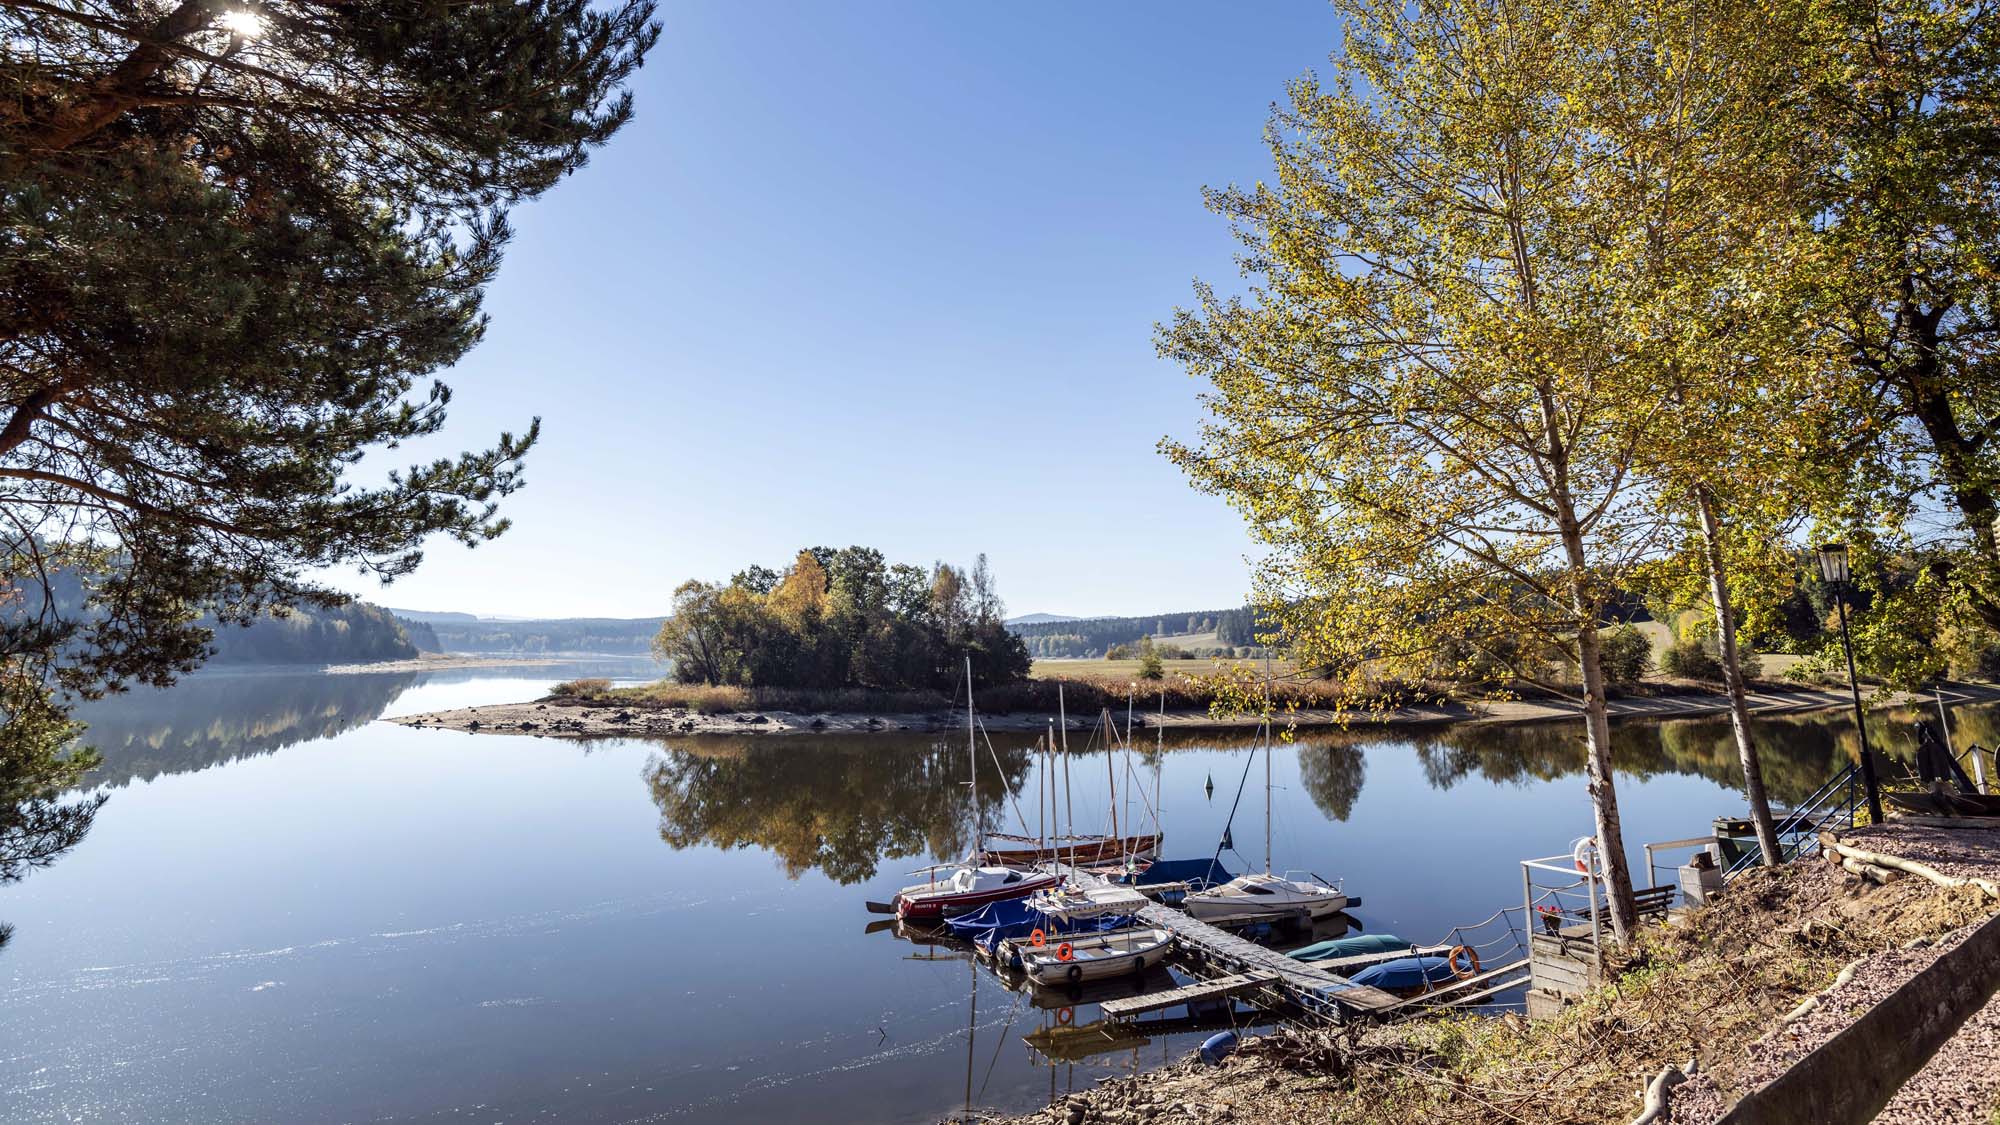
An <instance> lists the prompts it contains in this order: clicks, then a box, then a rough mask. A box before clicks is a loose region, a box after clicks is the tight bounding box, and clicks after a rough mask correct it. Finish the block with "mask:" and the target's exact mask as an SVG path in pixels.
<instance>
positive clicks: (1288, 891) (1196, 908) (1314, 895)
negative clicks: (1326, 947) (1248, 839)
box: [1181, 871, 1348, 924]
mask: <svg viewBox="0 0 2000 1125" xmlns="http://www.w3.org/2000/svg"><path fill="white" fill-rule="evenodd" d="M1347 901H1348V900H1347V896H1346V895H1345V894H1343V893H1341V890H1340V888H1339V887H1337V886H1328V885H1327V884H1325V883H1322V882H1320V881H1318V880H1317V879H1311V878H1297V879H1294V878H1290V877H1287V876H1284V875H1273V874H1271V873H1270V872H1268V871H1265V872H1257V873H1254V874H1250V875H1239V876H1237V877H1236V878H1234V879H1231V880H1230V881H1229V882H1227V883H1224V884H1222V885H1221V886H1219V887H1211V888H1210V889H1208V890H1205V891H1197V892H1195V893H1193V894H1190V895H1188V896H1187V899H1186V900H1185V901H1184V902H1183V903H1182V904H1181V905H1182V909H1184V910H1186V911H1187V912H1188V913H1189V914H1191V915H1193V916H1194V917H1196V918H1199V919H1201V920H1202V921H1204V922H1212V923H1219V924H1228V923H1234V922H1261V921H1267V920H1270V919H1274V918H1294V917H1298V916H1299V915H1301V914H1303V915H1305V916H1306V917H1308V918H1311V919H1312V920H1314V921H1318V920H1319V919H1321V918H1325V917H1328V916H1330V915H1333V914H1338V913H1339V912H1340V911H1341V910H1343V909H1345V908H1346V907H1347Z"/></svg>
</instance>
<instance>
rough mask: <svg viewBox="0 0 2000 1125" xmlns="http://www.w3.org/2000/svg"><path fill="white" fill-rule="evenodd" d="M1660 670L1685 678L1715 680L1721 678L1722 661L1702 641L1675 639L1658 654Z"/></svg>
mask: <svg viewBox="0 0 2000 1125" xmlns="http://www.w3.org/2000/svg"><path fill="white" fill-rule="evenodd" d="M1660 670H1661V671H1663V672H1665V673H1666V674H1667V675H1669V676H1678V677H1680V678H1682V679H1685V680H1704V681H1709V682H1715V681H1719V680H1721V679H1722V662H1721V661H1720V660H1717V659H1716V658H1715V654H1714V653H1713V652H1710V651H1709V648H1708V645H1707V644H1706V643H1705V642H1702V641H1675V642H1674V643H1673V644H1671V645H1668V646H1667V651H1666V652H1664V653H1662V654H1660Z"/></svg>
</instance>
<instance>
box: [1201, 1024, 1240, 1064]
mask: <svg viewBox="0 0 2000 1125" xmlns="http://www.w3.org/2000/svg"><path fill="white" fill-rule="evenodd" d="M1235 1050H1236V1033H1235V1032H1233V1031H1220V1032H1217V1033H1215V1034H1214V1035H1211V1036H1209V1037H1208V1038H1207V1039H1204V1040H1202V1042H1201V1052H1200V1054H1201V1061H1203V1062H1205V1063H1207V1064H1208V1065H1210V1066H1220V1065H1221V1064H1222V1060H1223V1059H1226V1058H1228V1057H1229V1056H1230V1054H1231V1053H1232V1052H1234V1051H1235Z"/></svg>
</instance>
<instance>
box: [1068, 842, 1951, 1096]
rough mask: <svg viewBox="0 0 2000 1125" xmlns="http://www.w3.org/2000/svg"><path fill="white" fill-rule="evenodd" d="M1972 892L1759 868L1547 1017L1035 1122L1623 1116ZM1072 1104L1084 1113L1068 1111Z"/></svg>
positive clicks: (1720, 1059)
mask: <svg viewBox="0 0 2000 1125" xmlns="http://www.w3.org/2000/svg"><path fill="white" fill-rule="evenodd" d="M1990 910H1991V904H1989V903H1987V902H1985V901H1984V900H1983V899H1981V898H1980V897H1979V896H1978V895H1977V893H1976V892H1971V893H1967V891H1966V890H1965V889H1961V890H1960V891H1944V890H1940V889H1938V888H1937V887H1935V886H1933V885H1932V884H1930V883H1928V882H1925V881H1923V880H1919V879H1901V880H1897V881H1895V882H1892V883H1890V884H1889V885H1887V886H1883V887H1875V886H1872V885H1867V884H1863V883H1861V881H1860V880H1856V879H1851V878H1848V877H1846V876H1844V875H1843V874H1842V873H1841V872H1839V871H1838V870H1837V869H1835V868H1833V867H1831V866H1830V865H1828V864H1825V863H1822V862H1818V861H1807V862H1802V863H1798V864H1793V865H1791V866H1788V867H1784V868H1780V869H1778V870H1775V871H1758V872H1752V873H1750V874H1748V875H1746V876H1744V877H1743V878H1742V879H1741V880H1740V881H1738V882H1736V883H1733V884H1732V885H1731V887H1730V891H1729V895H1728V896H1727V897H1726V898H1725V899H1723V900H1721V901H1720V902H1718V903H1717V904H1715V905H1714V906H1711V907H1709V908H1707V909H1705V910H1702V911H1699V912H1697V913H1695V914H1694V915H1693V916H1692V917H1691V918H1690V919H1689V924H1688V925H1687V926H1685V927H1670V926H1649V927H1647V928H1646V929H1645V931H1644V932H1643V934H1642V935H1641V937H1640V938H1639V939H1638V940H1637V941H1636V942H1635V943H1634V945H1633V946H1632V947H1631V948H1630V950H1629V951H1627V952H1626V953H1625V954H1624V955H1623V957H1622V959H1621V960H1619V961H1618V962H1617V963H1615V964H1614V965H1612V966H1611V969H1612V974H1613V975H1612V978H1611V979H1612V983H1611V984H1610V985H1608V986H1606V987H1605V988H1602V989H1600V990H1598V991H1597V992H1596V993H1594V994H1593V995H1591V996H1590V997H1587V998H1585V999H1584V1000H1582V1001H1580V1002H1578V1003H1575V1004H1572V1005H1570V1006H1569V1007H1567V1008H1565V1009H1563V1011H1562V1012H1561V1013H1560V1014H1558V1015H1556V1016H1554V1017H1551V1018H1550V1019H1547V1020H1541V1021H1536V1022H1533V1023H1530V1022H1529V1021H1527V1020H1525V1019H1523V1018H1521V1017H1520V1016H1519V1015H1508V1016H1503V1017H1500V1018H1497V1019H1496V1018H1492V1017H1486V1016H1476V1015H1460V1016H1452V1017H1443V1018H1435V1019H1427V1020H1413V1021H1409V1022H1404V1023H1398V1024H1392V1025H1389V1026H1386V1027H1375V1028H1367V1027H1364V1026H1362V1025H1354V1026H1350V1027H1345V1028H1336V1029H1326V1030H1317V1029H1313V1030H1309V1029H1291V1030H1286V1031H1282V1032H1279V1033H1277V1034H1275V1035H1271V1036H1267V1037H1263V1038H1261V1039H1253V1040H1250V1041H1249V1042H1248V1043H1246V1045H1245V1049H1244V1050H1243V1051H1240V1052H1239V1056H1242V1057H1239V1058H1237V1059H1232V1060H1231V1061H1230V1063H1229V1064H1227V1065H1225V1066H1223V1067H1221V1068H1213V1067H1206V1066H1202V1065H1199V1064H1196V1063H1192V1062H1190V1063H1186V1064H1175V1065H1173V1066H1170V1067H1168V1068H1166V1069H1165V1070H1164V1071H1162V1072H1159V1073H1156V1074H1152V1075H1144V1076H1141V1077H1139V1078H1137V1079H1135V1080H1119V1081H1116V1082H1109V1083H1105V1084H1103V1085H1101V1086H1099V1087H1098V1088H1096V1089H1095V1090H1093V1091H1091V1092H1090V1093H1088V1094H1085V1095H1080V1096H1079V1097H1078V1098H1073V1099H1070V1100H1068V1101H1066V1102H1064V1103H1062V1104H1059V1105H1058V1106H1057V1107H1055V1108H1054V1109H1051V1110H1048V1111H1044V1112H1042V1113H1038V1114H1034V1115H1031V1119H1033V1120H1036V1121H1045V1122H1072V1121H1078V1120H1081V1121H1082V1122H1085V1123H1087V1125H1095V1123H1097V1122H1111V1121H1120V1120H1128V1119H1129V1118H1128V1117H1126V1116H1125V1112H1126V1111H1125V1109H1124V1107H1125V1106H1126V1105H1129V1104H1132V1103H1134V1102H1137V1101H1139V1100H1142V1099H1144V1100H1149V1101H1150V1102H1151V1103H1152V1104H1154V1105H1156V1106H1158V1105H1176V1106H1180V1107H1182V1108H1183V1109H1184V1111H1185V1112H1186V1114H1187V1116H1188V1117H1189V1119H1191V1120H1195V1121H1223V1120H1227V1121H1234V1122H1238V1123H1241V1125H1278V1123H1286V1125H1289V1123H1291V1122H1307V1121H1310V1122H1314V1123H1316V1125H1318V1123H1327V1122H1331V1123H1334V1125H1363V1123H1366V1125H1419V1123H1422V1125H1432V1123H1443V1125H1492V1123H1495V1122H1515V1123H1518V1125H1584V1123H1587V1122H1589V1123H1594V1122H1625V1121H1629V1120H1630V1119H1631V1118H1632V1117H1633V1116H1634V1115H1636V1114H1637V1113H1638V1110H1639V1097H1638V1090H1639V1087H1640V1086H1641V1084H1642V1083H1643V1082H1644V1081H1645V1080H1646V1079H1647V1078H1649V1077H1651V1076H1652V1075H1655V1074H1658V1073H1659V1072H1660V1070H1661V1068H1662V1067H1664V1066H1666V1065H1668V1064H1669V1063H1672V1064H1676V1065H1682V1066H1684V1065H1686V1063H1687V1061H1688V1059H1689V1058H1697V1059H1699V1060H1700V1061H1701V1064H1702V1067H1703V1069H1704V1070H1708V1071H1711V1072H1714V1073H1716V1074H1717V1075H1718V1076H1720V1075H1722V1074H1725V1073H1727V1072H1728V1070H1729V1068H1730V1067H1731V1065H1732V1063H1733V1060H1735V1059H1737V1058H1739V1057H1741V1055H1742V1052H1743V1049H1744V1047H1745V1046H1747V1045H1748V1044H1749V1043H1750V1042H1751V1041H1752V1040H1753V1039H1755V1038H1757V1037H1758V1036H1760V1035H1762V1034H1764V1033H1765V1032H1766V1031H1767V1030H1769V1029H1770V1028H1772V1027H1773V1026H1775V1024H1776V1022H1777V1021H1778V1020H1779V1018H1780V1017H1782V1016H1783V1014H1784V1013H1786V1012H1788V1011H1790V1010H1791V1009H1792V1008H1794V1007H1795V1006H1797V1005H1798V1003H1799V1002H1800V1001H1801V1000H1803V999H1805V998H1806V997H1808V996H1812V995H1815V994H1817V993H1819V992H1821V991H1823V990H1824V989H1826V988H1827V987H1828V986H1829V985H1830V984H1831V983H1832V982H1833V978H1834V977H1835V976H1836V975H1837V974H1838V973H1839V971H1840V969H1841V968H1842V967H1843V966H1845V965H1846V964H1847V963H1849V962H1851V961H1853V960H1855V959H1856V958H1858V957H1860V956H1863V955H1865V954H1868V953H1872V952H1875V951H1878V950H1882V949H1887V948H1892V947H1895V946H1899V945H1902V944H1904V943H1906V942H1908V941H1910V940H1912V939H1915V938H1930V937H1936V936H1938V935H1941V934H1943V933H1947V932H1949V931H1951V930H1954V929H1957V928H1958V927H1960V926H1962V925H1965V924H1967V923H1969V922H1972V921H1976V920H1978V919H1979V918H1981V917H1983V916H1984V915H1985V914H1986V913H1987V912H1989V911H1990ZM1079 1102H1082V1103H1084V1110H1085V1112H1084V1113H1083V1114H1082V1115H1081V1117H1080V1118H1079V1117H1073V1116H1070V1113H1071V1111H1072V1107H1073V1106H1076V1105H1077V1104H1078V1103H1079Z"/></svg>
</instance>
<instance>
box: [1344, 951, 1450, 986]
mask: <svg viewBox="0 0 2000 1125" xmlns="http://www.w3.org/2000/svg"><path fill="white" fill-rule="evenodd" d="M1453 975H1454V974H1453V973H1452V971H1451V958H1449V957H1398V958H1397V959H1395V960H1394V961H1384V962H1382V963H1381V964H1380V965H1370V966H1368V967H1367V968H1365V969H1363V970H1361V971H1360V972H1358V973H1355V974H1354V975H1353V976H1351V977H1349V978H1348V979H1349V980H1351V981H1353V982H1354V983H1355V984H1365V985H1368V986H1369V987H1371V988H1389V989H1397V988H1422V987H1423V986H1424V985H1426V984H1442V983H1443V982H1445V981H1448V980H1450V979H1451V978H1452V976H1453Z"/></svg>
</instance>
